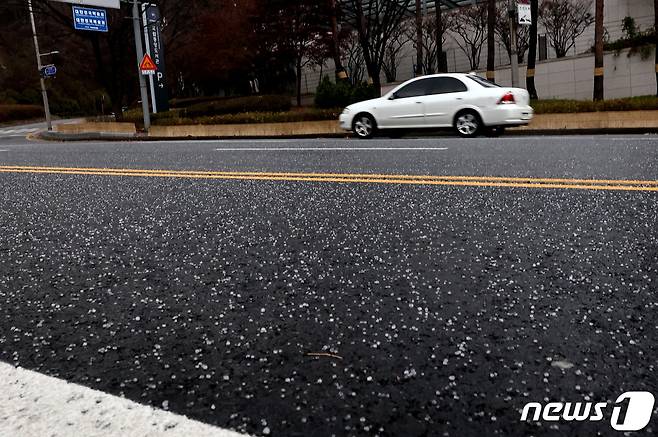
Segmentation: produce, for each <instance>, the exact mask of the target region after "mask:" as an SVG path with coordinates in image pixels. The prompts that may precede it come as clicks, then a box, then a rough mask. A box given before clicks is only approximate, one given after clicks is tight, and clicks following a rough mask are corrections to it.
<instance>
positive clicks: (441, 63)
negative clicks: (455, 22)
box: [435, 0, 658, 73]
mask: <svg viewBox="0 0 658 437" xmlns="http://www.w3.org/2000/svg"><path fill="white" fill-rule="evenodd" d="M656 1H658V0H656ZM435 21H436V72H437V73H447V72H448V65H447V64H448V62H447V61H448V60H447V59H446V57H445V56H443V16H442V15H441V2H439V1H437V2H436V14H435Z"/></svg>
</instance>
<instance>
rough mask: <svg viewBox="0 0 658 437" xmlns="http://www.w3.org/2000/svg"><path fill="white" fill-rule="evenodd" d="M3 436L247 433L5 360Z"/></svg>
mask: <svg viewBox="0 0 658 437" xmlns="http://www.w3.org/2000/svg"><path fill="white" fill-rule="evenodd" d="M0 435H3V436H21V437H32V436H34V437H38V436H45V435H49V436H55V435H57V436H72V435H80V436H85V437H108V436H117V437H119V436H120V437H137V436H140V437H142V436H150V435H158V436H165V437H166V436H172V437H189V436H210V437H244V434H239V433H237V432H234V431H229V430H225V429H222V428H218V427H215V426H211V425H207V424H205V423H201V422H197V421H194V420H191V419H188V418H187V417H185V416H180V415H177V414H174V413H170V412H168V411H163V410H158V409H155V408H152V407H149V406H146V405H141V404H138V403H136V402H133V401H130V400H128V399H124V398H120V397H117V396H112V395H109V394H107V393H103V392H100V391H97V390H92V389H90V388H87V387H83V386H81V385H77V384H71V383H68V382H66V381H63V380H61V379H57V378H53V377H50V376H46V375H42V374H40V373H37V372H32V371H29V370H25V369H22V368H15V367H13V366H11V365H9V364H5V363H0Z"/></svg>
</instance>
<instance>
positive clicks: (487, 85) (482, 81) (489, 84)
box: [466, 74, 500, 88]
mask: <svg viewBox="0 0 658 437" xmlns="http://www.w3.org/2000/svg"><path fill="white" fill-rule="evenodd" d="M466 77H468V78H469V79H471V80H472V81H473V82H477V83H479V84H480V85H482V86H483V87H485V88H500V85H498V84H497V83H495V82H491V81H490V80H487V79H485V78H483V77H480V76H475V75H471V74H469V75H467V76H466Z"/></svg>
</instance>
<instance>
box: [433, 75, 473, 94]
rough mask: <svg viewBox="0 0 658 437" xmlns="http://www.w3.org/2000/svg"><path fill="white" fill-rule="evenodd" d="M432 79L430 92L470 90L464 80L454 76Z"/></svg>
mask: <svg viewBox="0 0 658 437" xmlns="http://www.w3.org/2000/svg"><path fill="white" fill-rule="evenodd" d="M431 81H432V83H431V86H430V87H429V88H430V89H429V92H428V94H447V93H461V92H464V91H468V88H467V87H466V85H465V84H464V82H462V81H461V80H459V79H456V78H454V77H434V78H432V79H431Z"/></svg>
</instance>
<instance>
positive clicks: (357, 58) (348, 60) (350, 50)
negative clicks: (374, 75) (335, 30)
mask: <svg viewBox="0 0 658 437" xmlns="http://www.w3.org/2000/svg"><path fill="white" fill-rule="evenodd" d="M341 52H342V54H343V55H344V56H345V58H344V60H343V65H345V67H346V68H347V74H348V76H349V78H350V80H351V81H352V83H354V84H357V83H361V82H363V76H364V74H365V68H364V65H365V61H364V60H363V49H362V48H361V43H360V42H359V36H358V35H357V33H356V31H354V32H350V33H349V34H348V36H347V37H346V38H345V39H344V40H343V44H342V51H341Z"/></svg>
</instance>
